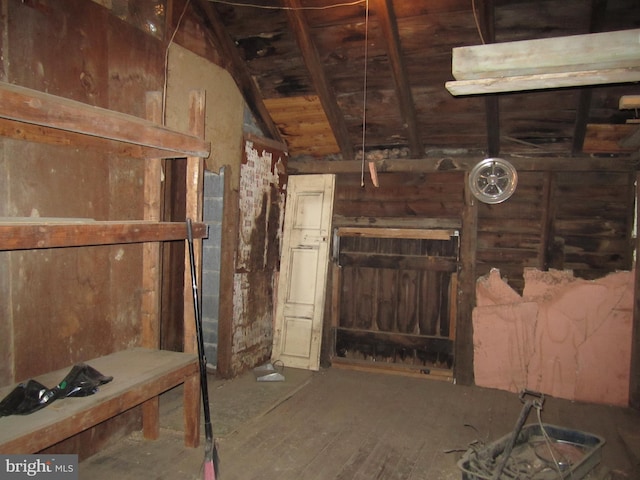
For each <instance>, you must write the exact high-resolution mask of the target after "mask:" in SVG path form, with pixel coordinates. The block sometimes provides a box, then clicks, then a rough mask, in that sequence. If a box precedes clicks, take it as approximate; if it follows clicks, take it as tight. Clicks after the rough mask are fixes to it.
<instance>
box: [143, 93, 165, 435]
mask: <svg viewBox="0 0 640 480" xmlns="http://www.w3.org/2000/svg"><path fill="white" fill-rule="evenodd" d="M146 116H147V120H150V121H152V122H155V123H158V124H159V123H161V121H162V94H161V93H160V92H148V93H147V98H146ZM161 182H162V160H161V159H160V158H153V159H149V160H146V161H145V166H144V219H145V220H150V221H154V222H158V221H160V208H161ZM161 271H162V268H161V264H160V243H159V242H146V243H144V244H143V245H142V306H141V312H140V315H141V322H142V339H141V343H142V346H143V347H146V348H160V272H161ZM142 430H143V435H144V437H145V438H146V439H148V440H155V439H157V438H158V437H159V436H160V398H159V397H153V398H151V399H149V400H147V401H146V402H144V403H143V404H142Z"/></svg>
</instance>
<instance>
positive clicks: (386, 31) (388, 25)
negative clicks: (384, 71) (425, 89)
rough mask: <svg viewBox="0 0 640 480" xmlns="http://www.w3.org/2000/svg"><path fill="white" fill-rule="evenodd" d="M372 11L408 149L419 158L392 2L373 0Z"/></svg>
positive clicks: (413, 112) (415, 122) (421, 149)
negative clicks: (380, 34)
mask: <svg viewBox="0 0 640 480" xmlns="http://www.w3.org/2000/svg"><path fill="white" fill-rule="evenodd" d="M374 9H375V12H376V16H377V18H378V20H379V22H380V28H381V30H382V33H383V36H384V40H385V46H386V48H387V55H388V57H389V63H390V64H391V70H392V73H393V80H394V85H395V89H396V92H397V95H398V100H399V102H398V103H399V105H400V112H401V114H402V118H403V121H404V123H405V127H406V130H407V137H408V139H409V148H410V150H411V153H412V155H414V156H421V155H422V154H423V152H424V146H423V145H422V141H421V140H420V135H419V133H418V120H417V116H416V110H415V102H414V100H413V95H412V93H411V85H410V84H409V80H408V76H407V69H406V66H405V62H404V57H403V54H402V50H401V48H400V35H399V33H398V21H397V18H396V14H395V11H394V8H393V2H392V0H374Z"/></svg>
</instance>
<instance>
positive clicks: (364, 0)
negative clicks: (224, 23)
mask: <svg viewBox="0 0 640 480" xmlns="http://www.w3.org/2000/svg"><path fill="white" fill-rule="evenodd" d="M209 1H210V2H211V3H221V4H223V5H231V6H232V7H251V8H263V9H265V10H328V9H330V8H338V7H352V6H354V5H359V4H361V3H369V0H355V1H353V2H345V3H335V4H333V5H325V6H323V7H280V6H271V5H256V4H253V3H240V2H231V1H228V0H209Z"/></svg>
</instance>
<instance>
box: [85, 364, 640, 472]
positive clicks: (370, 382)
mask: <svg viewBox="0 0 640 480" xmlns="http://www.w3.org/2000/svg"><path fill="white" fill-rule="evenodd" d="M285 378H286V380H285V382H283V383H273V384H264V383H260V382H256V381H255V379H254V377H253V375H252V374H248V375H247V376H245V377H241V378H239V379H235V380H233V381H227V382H223V381H220V380H215V379H210V392H211V401H212V409H213V410H212V414H213V416H214V419H213V421H214V428H215V430H216V436H217V437H218V451H219V454H220V458H221V465H220V467H221V472H220V478H221V479H222V480H252V479H256V480H257V479H260V480H314V479H315V480H321V479H345V480H347V479H349V480H351V479H363V480H365V479H366V480H371V479H407V480H417V479H430V480H449V479H451V480H453V479H460V478H462V473H461V471H460V469H459V468H458V467H457V465H456V462H457V461H458V459H459V458H460V456H461V455H462V453H464V451H465V450H466V449H467V448H468V446H469V444H470V443H471V442H474V441H481V442H484V443H485V444H488V443H491V442H493V441H495V440H497V439H499V438H500V437H502V436H504V435H506V434H508V433H509V432H511V431H512V429H513V428H514V425H515V422H516V420H517V418H518V416H519V414H520V411H521V407H522V404H521V403H520V401H519V400H518V397H517V395H514V394H510V393H507V392H501V391H497V390H489V389H482V388H477V387H462V386H457V385H452V384H450V383H446V382H443V381H437V380H428V379H416V378H407V377H402V376H394V375H388V374H375V373H363V372H356V371H349V370H341V369H336V368H331V369H327V370H322V371H320V372H316V373H311V372H304V371H298V370H292V369H288V370H285ZM179 399H180V396H179V392H169V393H168V394H166V395H165V398H163V400H162V402H161V405H162V409H163V417H162V423H163V428H162V432H161V438H160V439H159V440H157V441H154V442H149V441H145V440H143V439H142V438H141V437H140V436H139V435H132V436H130V437H128V438H126V439H125V440H124V441H121V442H118V444H117V445H114V446H112V447H110V448H108V449H106V450H104V451H103V452H101V453H99V454H97V455H95V456H93V457H91V458H90V459H88V460H86V461H84V462H82V463H81V464H80V478H83V479H84V478H91V479H93V480H102V479H105V480H106V479H109V480H111V479H113V478H119V479H123V480H127V479H142V478H144V479H172V480H175V479H191V478H193V479H196V478H202V475H201V473H200V467H201V465H202V459H203V451H202V449H201V448H198V449H186V448H184V447H183V445H182V437H181V431H180V430H181V420H180V415H181V412H180V401H179ZM541 415H542V420H543V421H544V422H546V423H551V424H555V425H559V426H562V427H565V428H571V429H576V430H581V431H585V432H590V433H593V434H596V435H599V436H601V437H603V438H604V439H605V440H606V444H605V446H604V448H603V461H602V465H603V466H604V467H606V470H607V471H609V472H610V476H609V477H608V478H611V479H613V480H618V479H629V480H636V479H640V463H638V462H640V457H639V456H637V455H638V441H639V440H640V413H639V412H636V411H634V410H631V409H624V408H616V407H608V406H594V405H585V404H579V403H573V402H569V401H565V400H558V399H553V398H547V399H546V401H545V404H544V409H543V411H542V414H541ZM535 421H537V418H536V415H535V412H532V413H531V415H530V416H529V419H528V423H532V422H535ZM630 449H631V450H632V451H631V450H630ZM598 478H604V477H598ZM594 480H595V477H594Z"/></svg>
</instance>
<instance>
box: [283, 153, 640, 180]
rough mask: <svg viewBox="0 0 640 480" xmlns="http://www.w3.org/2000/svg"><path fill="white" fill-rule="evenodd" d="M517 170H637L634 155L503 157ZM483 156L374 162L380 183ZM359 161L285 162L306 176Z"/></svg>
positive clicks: (355, 169)
mask: <svg viewBox="0 0 640 480" xmlns="http://www.w3.org/2000/svg"><path fill="white" fill-rule="evenodd" d="M503 158H505V159H506V160H508V161H509V162H510V163H511V164H513V166H514V167H515V168H516V170H518V171H532V172H533V171H535V172H547V171H555V172H595V171H602V172H632V171H635V170H636V161H637V160H634V159H633V158H623V157H620V158H598V157H591V156H584V157H553V158H548V157H544V158H538V157H521V156H518V157H515V156H514V157H511V156H509V155H505V156H503ZM481 160H482V158H480V157H479V156H456V157H430V158H419V159H398V160H389V159H385V160H376V161H375V162H374V164H375V167H376V170H377V172H378V174H379V180H380V183H381V184H384V177H383V174H385V173H433V172H443V171H447V172H452V173H455V172H461V171H467V170H471V169H472V168H473V167H474V166H475V165H476V164H477V163H478V162H479V161H481ZM361 169H362V162H360V161H358V160H343V161H336V160H317V159H313V160H295V159H290V160H289V162H288V163H287V173H289V174H290V175H308V174H317V173H333V174H348V173H353V174H360V172H361Z"/></svg>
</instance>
